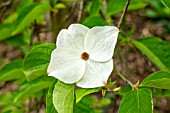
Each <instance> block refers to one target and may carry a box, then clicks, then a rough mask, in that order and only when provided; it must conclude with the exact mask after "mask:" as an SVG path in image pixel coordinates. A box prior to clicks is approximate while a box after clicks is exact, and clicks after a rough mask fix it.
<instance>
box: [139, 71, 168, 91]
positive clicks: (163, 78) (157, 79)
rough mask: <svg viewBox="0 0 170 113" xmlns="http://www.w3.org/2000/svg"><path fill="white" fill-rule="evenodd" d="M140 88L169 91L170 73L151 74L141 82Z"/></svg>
mask: <svg viewBox="0 0 170 113" xmlns="http://www.w3.org/2000/svg"><path fill="white" fill-rule="evenodd" d="M140 86H147V87H154V88H160V89H170V73H168V72H164V71H160V72H155V73H152V74H151V75H149V76H148V77H147V78H145V79H144V80H143V81H142V83H141V84H140Z"/></svg>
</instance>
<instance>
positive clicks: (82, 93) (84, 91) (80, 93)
mask: <svg viewBox="0 0 170 113" xmlns="http://www.w3.org/2000/svg"><path fill="white" fill-rule="evenodd" d="M101 89H102V88H101V87H100V88H91V89H87V88H79V89H77V90H76V92H75V94H76V103H78V102H79V101H80V100H81V99H82V98H83V97H84V96H86V95H88V94H91V93H94V92H98V91H100V90H101Z"/></svg>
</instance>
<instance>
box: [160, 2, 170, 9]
mask: <svg viewBox="0 0 170 113" xmlns="http://www.w3.org/2000/svg"><path fill="white" fill-rule="evenodd" d="M161 2H162V3H163V4H164V5H165V6H166V7H167V8H169V9H170V1H169V0H161Z"/></svg>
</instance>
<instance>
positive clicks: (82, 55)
mask: <svg viewBox="0 0 170 113" xmlns="http://www.w3.org/2000/svg"><path fill="white" fill-rule="evenodd" d="M81 58H82V59H83V60H88V59H89V54H88V53H86V52H84V53H82V54H81Z"/></svg>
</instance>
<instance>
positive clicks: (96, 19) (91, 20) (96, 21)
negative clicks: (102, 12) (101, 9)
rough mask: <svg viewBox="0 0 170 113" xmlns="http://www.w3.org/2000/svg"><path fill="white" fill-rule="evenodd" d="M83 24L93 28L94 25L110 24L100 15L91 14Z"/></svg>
mask: <svg viewBox="0 0 170 113" xmlns="http://www.w3.org/2000/svg"><path fill="white" fill-rule="evenodd" d="M83 24H84V25H85V26H87V27H89V28H92V27H94V26H104V25H108V23H107V22H106V21H105V20H103V19H102V18H101V17H100V16H90V17H88V18H86V19H85V20H84V21H83Z"/></svg>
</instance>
